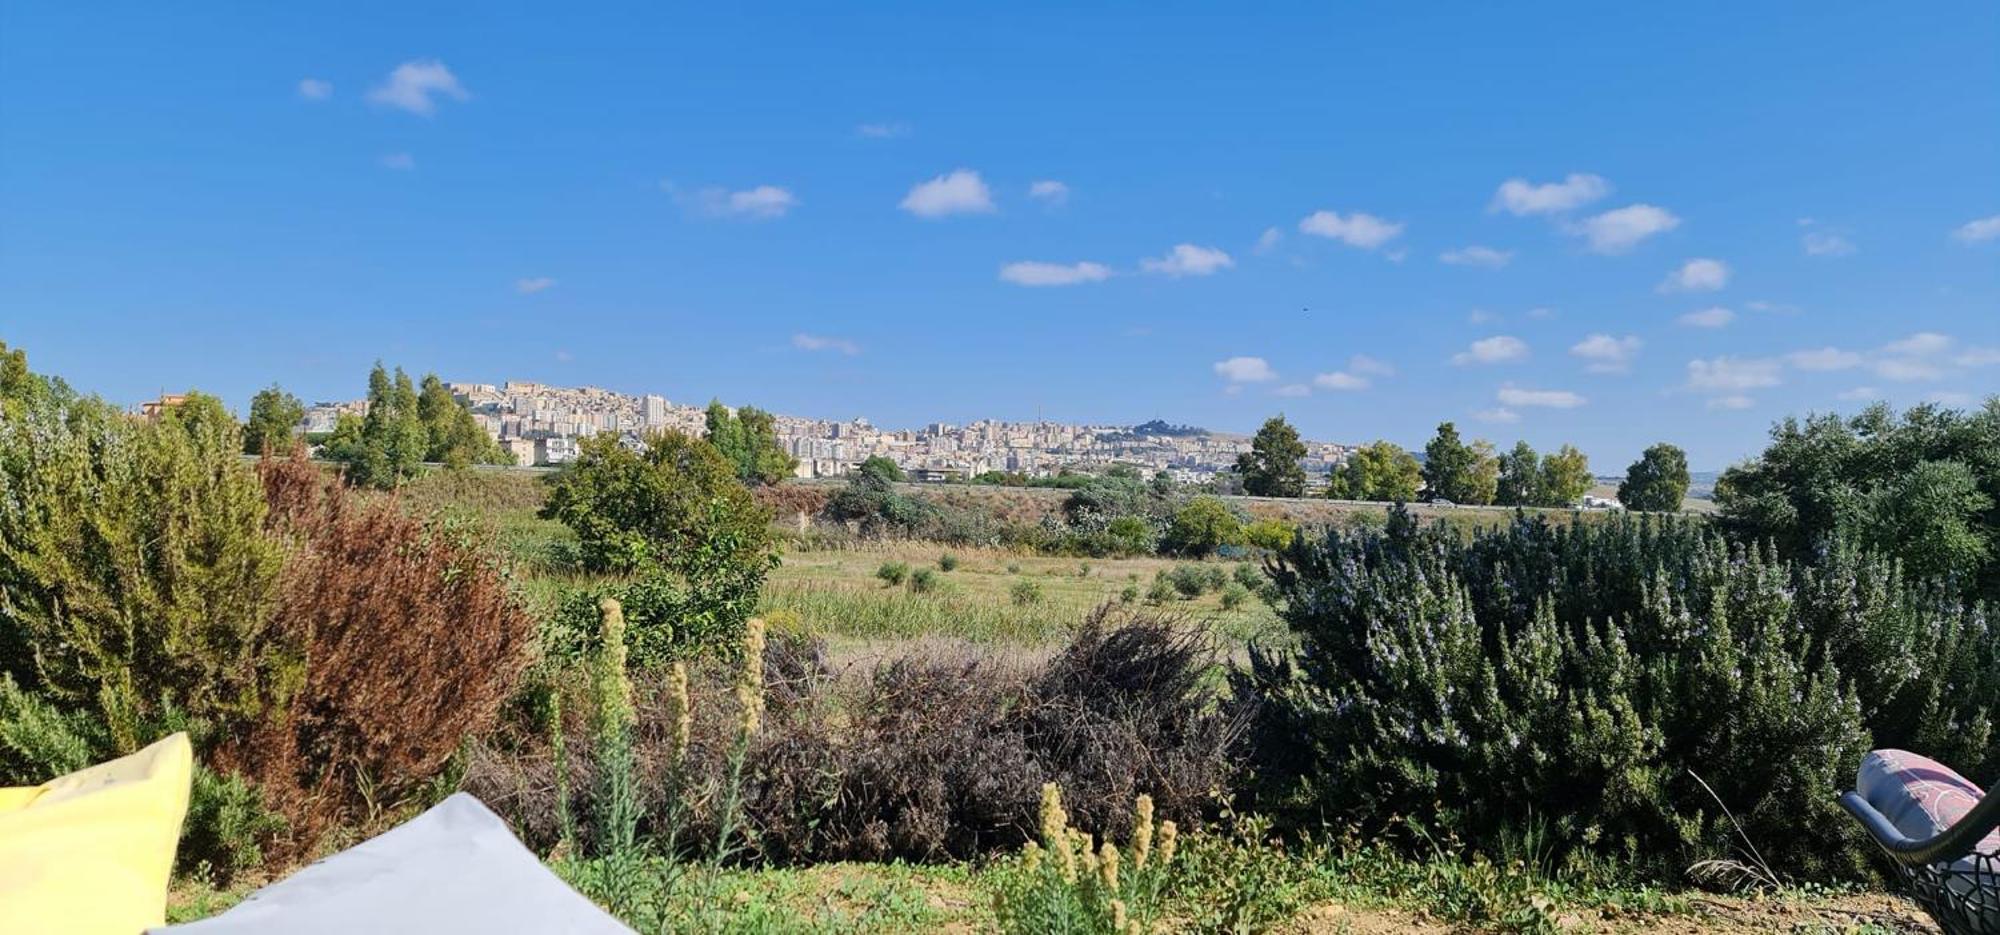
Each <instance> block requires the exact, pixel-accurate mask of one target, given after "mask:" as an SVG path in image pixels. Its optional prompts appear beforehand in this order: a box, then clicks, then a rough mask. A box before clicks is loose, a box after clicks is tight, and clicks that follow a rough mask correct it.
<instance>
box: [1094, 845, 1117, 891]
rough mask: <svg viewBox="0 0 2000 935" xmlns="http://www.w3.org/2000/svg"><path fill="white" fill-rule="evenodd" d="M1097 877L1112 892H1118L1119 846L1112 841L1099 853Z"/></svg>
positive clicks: (1100, 849)
mask: <svg viewBox="0 0 2000 935" xmlns="http://www.w3.org/2000/svg"><path fill="white" fill-rule="evenodd" d="M1097 877H1098V880H1099V881H1100V882H1102V883H1103V884H1104V888H1105V889H1106V890H1108V891H1110V892H1114V893H1115V892H1117V891H1118V846H1117V845H1115V844H1112V843H1111V842H1110V841H1106V842H1104V846H1103V847H1101V848H1099V849H1098V852H1097Z"/></svg>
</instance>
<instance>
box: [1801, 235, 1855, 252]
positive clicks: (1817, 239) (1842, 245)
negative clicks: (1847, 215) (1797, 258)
mask: <svg viewBox="0 0 2000 935" xmlns="http://www.w3.org/2000/svg"><path fill="white" fill-rule="evenodd" d="M1799 246H1800V247H1801V248H1803V249H1804V250H1805V252H1806V256H1827V257H1832V256H1851V255H1853V253H1854V250H1855V247H1854V241H1852V240H1849V239H1847V237H1846V236H1844V235H1842V234H1837V233H1834V232H1832V231H1806V232H1805V234H1804V235H1802V236H1801V237H1800V238H1799Z"/></svg>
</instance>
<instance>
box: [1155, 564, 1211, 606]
mask: <svg viewBox="0 0 2000 935" xmlns="http://www.w3.org/2000/svg"><path fill="white" fill-rule="evenodd" d="M1164 574H1165V575H1166V576H1167V581H1168V582H1169V583H1171V584H1172V585H1173V586H1174V590H1175V591H1176V592H1178V593H1179V594H1180V596H1181V599H1182V600H1187V601H1191V600H1194V599H1195V598H1197V597H1200V596H1201V593H1202V592H1203V591H1206V590H1208V574H1207V573H1206V572H1204V571H1202V569H1201V567H1200V566H1198V565H1175V566H1174V568H1173V570H1172V571H1169V572H1165V573H1164Z"/></svg>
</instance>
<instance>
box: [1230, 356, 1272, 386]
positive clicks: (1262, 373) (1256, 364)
mask: <svg viewBox="0 0 2000 935" xmlns="http://www.w3.org/2000/svg"><path fill="white" fill-rule="evenodd" d="M1215 374H1216V376H1219V377H1221V378H1223V379H1225V380H1228V381H1229V382H1231V383H1268V382H1270V381H1272V380H1276V379H1277V378H1278V372H1277V371H1276V370H1272V369H1271V365H1270V363H1268V362H1266V361H1265V360H1264V358H1262V357H1231V358H1229V359H1228V360H1218V361H1216V362H1215Z"/></svg>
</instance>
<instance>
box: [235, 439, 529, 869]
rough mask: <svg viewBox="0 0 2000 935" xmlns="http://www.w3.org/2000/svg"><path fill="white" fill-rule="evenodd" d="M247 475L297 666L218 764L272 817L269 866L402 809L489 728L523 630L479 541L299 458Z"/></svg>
mask: <svg viewBox="0 0 2000 935" xmlns="http://www.w3.org/2000/svg"><path fill="white" fill-rule="evenodd" d="M258 470H259V473H260V475H261V476H262V477H263V480H264V488H265V494H266V500H267V502H268V504H269V506H270V512H269V517H268V520H267V522H268V524H269V526H270V528H271V530H272V531H273V532H275V533H277V534H278V535H280V536H282V537H284V538H285V539H286V540H287V541H288V543H289V545H290V549H291V553H290V555H289V556H288V559H287V561H286V564H285V578H284V584H283V588H282V592H281V600H280V609H279V610H278V624H279V626H281V627H282V628H283V629H284V631H285V632H287V633H291V634H295V635H296V636H297V638H299V639H302V640H303V641H304V644H305V646H306V657H307V665H306V669H305V676H304V683H303V684H302V685H299V686H298V687H297V688H298V690H297V691H296V693H294V695H293V696H292V700H291V702H290V704H289V705H288V706H286V707H285V708H284V709H283V710H282V711H279V712H276V713H274V715H273V716H272V717H271V718H269V719H268V721H267V723H266V726H265V727H264V728H262V729H261V730H259V731H257V732H256V733H255V734H253V735H252V736H249V737H245V738H242V739H241V740H240V742H238V743H235V744H232V745H229V746H228V747H227V748H226V749H225V750H224V751H223V759H224V761H225V762H228V763H231V764H234V765H235V766H237V767H238V768H239V769H241V770H242V771H244V772H246V773H247V774H248V775H249V776H250V777H251V778H252V779H253V780H254V781H255V782H256V783H257V784H258V786H259V787H260V788H261V789H263V790H264V793H265V796H266V798H267V800H268V801H269V803H270V804H271V805H272V807H274V808H275V809H277V810H278V811H279V812H281V813H282V814H284V815H285V817H286V818H287V819H288V821H289V823H290V828H289V832H288V835H287V837H288V839H289V840H288V841H285V842H279V844H280V847H279V851H280V854H289V855H291V856H297V855H299V854H301V853H305V852H308V851H310V849H311V848H312V847H314V846H315V845H316V844H317V843H318V842H319V840H320V838H321V836H322V835H323V834H324V833H326V832H327V831H328V830H330V829H333V828H336V827H340V826H343V825H350V824H353V823H355V822H357V821H358V820H360V819H364V818H367V817H371V816H372V815H373V814H374V813H375V812H377V811H378V810H380V809H383V808H393V807H394V806H396V805H398V804H400V803H402V802H404V801H406V800H408V799H409V798H411V797H412V796H413V795H414V794H415V793H418V792H420V791H421V790H422V789H423V787H424V785H425V784H426V783H427V782H429V781H430V780H432V779H433V778H435V777H436V776H437V775H438V774H439V772H440V771H441V770H442V769H443V768H444V767H445V765H446V764H447V762H448V761H449V760H450V759H451V757H452V755H453V754H454V753H456V752H457V751H458V750H459V749H460V748H461V745H462V744H463V743H464V741H465V739H466V738H467V737H469V736H471V735H473V734H475V733H478V732H481V731H483V730H486V729H488V728H490V727H491V726H492V725H493V724H494V722H495V720H496V718H497V715H498V713H499V711H500V708H501V705H502V704H503V703H504V702H505V701H506V700H507V699H508V698H509V697H510V695H511V694H512V693H513V691H514V689H515V687H516V685H517V684H518V682H519V678H520V675H521V673H522V671H523V670H524V668H525V667H526V665H527V663H528V661H529V658H530V653H531V652H532V647H533V642H532V641H533V638H534V623H533V621H532V620H531V619H530V618H529V617H528V615H527V614H526V613H525V612H524V611H523V610H522V609H521V608H520V607H519V606H518V605H517V604H516V603H515V601H514V600H513V598H512V597H511V596H510V594H509V592H508V587H507V582H506V578H505V576H504V573H503V570H502V569H501V568H500V567H498V566H497V565H496V564H495V563H494V561H493V560H492V559H491V558H490V557H489V556H490V552H489V551H488V550H487V549H485V548H484V547H483V546H484V543H482V542H481V541H480V540H479V538H478V537H477V536H475V535H472V534H470V533H465V532H462V531H457V530H452V529H449V528H443V527H440V526H437V525H433V524H427V523H426V522H424V521H422V520H419V519H415V518H412V517H410V516H408V515H406V514H405V513H404V512H403V511H402V510H400V509H398V508H397V506H396V505H395V504H394V503H393V502H387V501H381V502H371V503H364V502H362V501H361V500H359V499H358V498H356V497H354V496H353V495H351V494H349V493H348V492H347V490H346V489H345V488H344V487H343V486H341V485H340V484H339V483H338V482H337V481H334V480H332V479H330V478H328V477H327V476H326V475H325V474H324V473H323V472H321V471H319V470H318V469H317V468H315V467H313V466H312V465H311V464H310V463H308V462H306V461H305V460H304V457H303V455H302V454H299V453H294V455H293V456H292V457H291V458H289V459H274V458H266V459H265V460H264V461H263V462H262V463H261V464H260V465H259V469H258ZM286 845H289V847H287V846H286Z"/></svg>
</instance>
